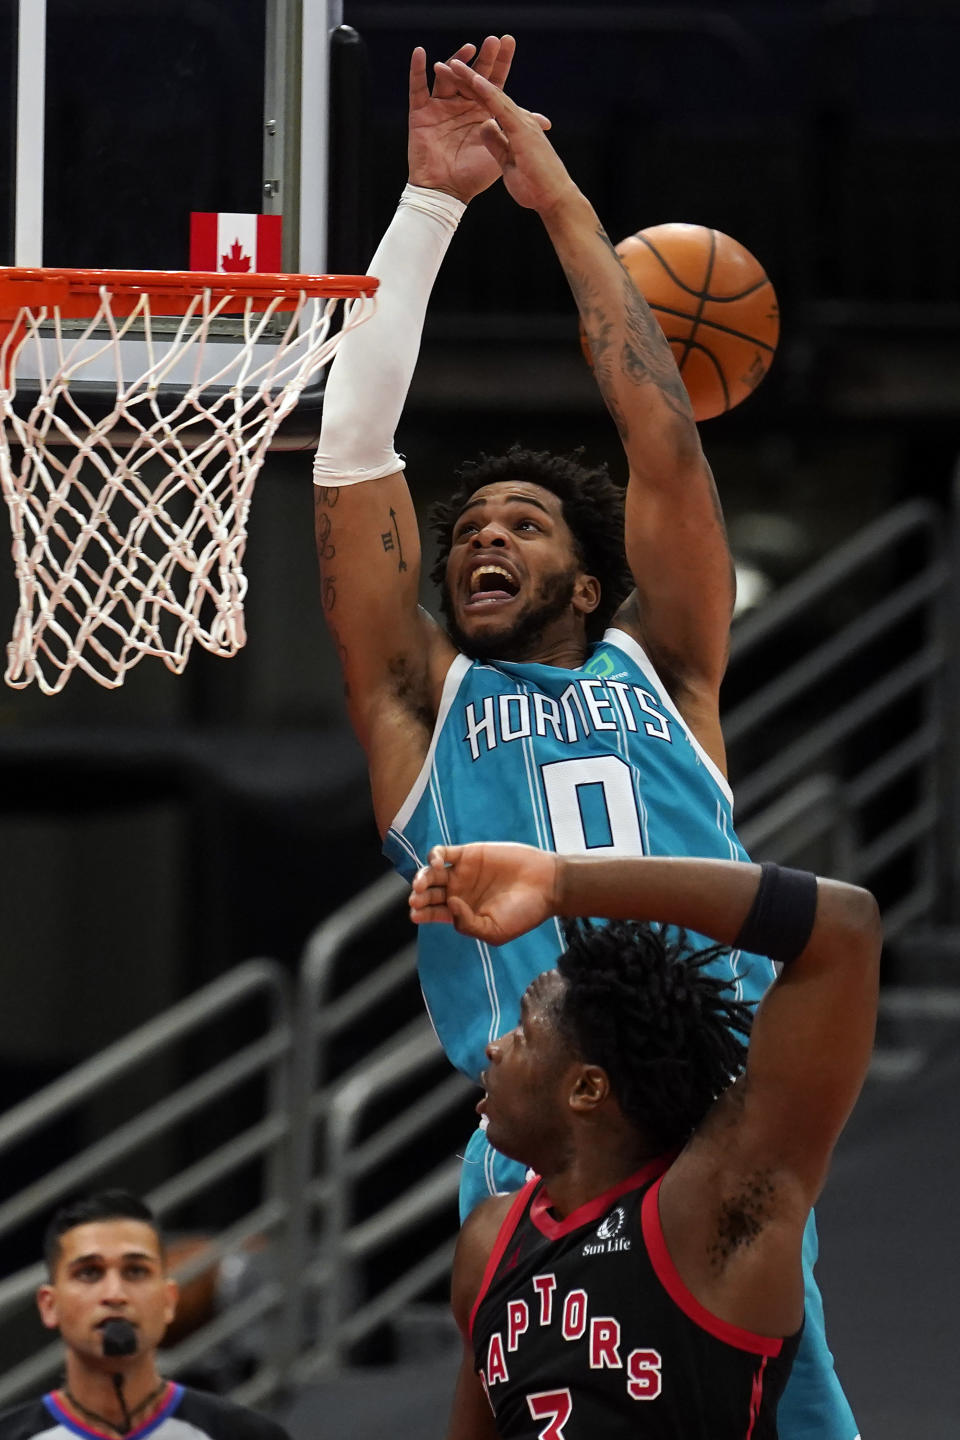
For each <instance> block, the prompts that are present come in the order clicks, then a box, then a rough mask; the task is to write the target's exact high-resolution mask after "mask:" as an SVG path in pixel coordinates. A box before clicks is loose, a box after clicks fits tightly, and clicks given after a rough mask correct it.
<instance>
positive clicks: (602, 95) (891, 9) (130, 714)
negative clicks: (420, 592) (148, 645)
mask: <svg viewBox="0 0 960 1440" xmlns="http://www.w3.org/2000/svg"><path fill="white" fill-rule="evenodd" d="M4 13H5V12H4ZM344 20H345V22H346V23H347V24H348V25H351V26H354V27H355V28H356V30H357V31H358V32H359V34H360V35H361V37H362V38H363V40H364V42H365V51H363V50H359V49H358V50H357V52H356V54H355V55H354V56H353V59H352V61H351V68H350V70H349V73H348V74H347V75H346V76H345V78H344V88H343V95H344V97H345V99H344V102H343V103H346V104H349V105H350V106H352V107H353V109H352V111H351V113H350V115H349V116H346V115H345V114H344V113H343V112H342V111H341V113H340V116H339V125H340V129H339V140H338V144H337V149H336V152H335V153H336V156H337V157H338V158H337V159H336V163H335V174H334V181H333V184H334V196H335V201H336V204H337V207H338V208H336V210H335V214H334V217H333V221H332V231H331V254H330V264H331V267H332V268H338V269H344V270H355V269H363V268H364V267H365V265H366V263H367V261H368V259H369V256H370V254H371V252H372V250H373V247H374V244H375V241H376V238H377V236H378V235H379V233H380V232H381V230H382V228H383V226H384V225H385V224H386V222H387V220H388V219H389V216H390V214H391V213H392V210H393V207H394V205H395V202H396V196H397V195H398V193H399V190H400V188H401V186H402V184H403V181H404V178H405V162H404V149H405V106H406V69H407V63H408V58H409V52H410V49H411V48H412V46H413V45H414V44H415V43H424V44H425V45H426V46H427V49H428V54H429V55H430V56H431V58H438V57H440V56H443V55H446V54H448V53H450V51H452V50H453V49H454V48H455V47H456V46H457V44H459V43H460V41H461V40H462V39H464V38H473V39H476V40H479V39H480V38H481V36H482V35H483V34H484V33H486V32H487V31H488V30H491V31H492V30H500V29H502V28H505V27H506V26H507V25H509V26H510V28H511V29H512V30H513V32H514V33H516V35H517V37H518V40H519V50H518V56H517V61H516V65H515V69H514V75H513V77H512V80H511V90H512V92H513V93H514V95H515V97H516V98H517V99H518V100H519V101H520V102H521V103H523V104H526V105H528V106H529V107H531V108H534V109H540V110H543V111H545V112H546V113H547V114H549V115H550V116H551V118H552V120H553V126H554V128H553V139H554V142H555V144H556V146H557V148H558V150H559V151H560V153H561V154H562V155H563V156H564V158H565V159H566V160H567V162H568V164H569V166H570V169H571V171H572V173H573V174H574V176H575V178H576V179H577V180H578V182H579V183H580V184H581V186H582V187H583V188H584V190H585V191H586V192H587V193H588V194H589V195H590V197H591V198H592V200H593V201H594V203H595V205H596V208H597V210H598V213H599V214H600V216H601V219H602V220H603V222H604V223H605V225H606V227H607V229H608V232H609V233H610V235H611V237H612V238H613V239H615V240H616V239H619V238H621V236H623V235H625V234H628V233H630V232H632V231H634V230H636V229H638V228H641V227H643V226H646V225H649V224H655V223H659V222H661V221H664V220H686V221H697V222H701V223H705V224H709V225H713V226H716V227H718V228H720V229H722V230H725V231H727V232H728V233H730V234H732V235H733V236H735V237H736V238H738V239H739V240H741V241H742V242H743V243H745V244H746V245H747V246H748V247H749V248H750V249H752V250H753V251H754V252H755V253H756V254H757V255H758V257H760V259H761V260H762V262H763V264H764V265H765V266H766V268H767V270H768V273H769V274H770V275H771V277H772V278H773V280H774V283H775V285H776V287H777V290H778V292H779V295H780V300H781V308H782V342H781V346H780V350H779V353H778V356H777V359H776V361H775V364H774V367H773V370H772V372H771V374H770V376H769V377H768V379H767V380H766V381H765V382H764V385H763V386H762V388H761V389H760V391H759V392H758V393H757V395H756V396H754V397H753V398H751V400H750V401H749V402H748V403H746V404H745V405H744V406H743V407H742V408H741V409H740V410H738V411H737V412H735V413H733V414H731V415H730V416H728V417H723V418H721V419H718V420H716V421H713V422H709V423H708V424H707V425H705V426H704V427H703V440H704V445H705V448H706V449H707V452H708V455H709V457H710V459H711V462H712V464H713V466H714V469H715V472H716V475H717V479H718V484H719V487H720V491H721V494H722V497H723V500H724V505H725V508H726V512H727V517H728V522H729V526H730V533H731V538H732V540H733V543H734V547H735V549H736V550H737V552H738V554H739V555H740V557H741V558H747V559H751V560H754V561H756V562H757V563H760V564H761V565H762V566H763V567H764V568H765V570H766V572H767V573H768V575H769V576H770V577H771V578H772V580H773V581H774V582H775V583H782V581H784V580H786V579H788V578H790V576H791V575H792V574H794V573H796V572H797V571H798V570H799V569H801V568H802V567H803V566H804V565H805V564H807V563H809V561H810V560H811V559H813V558H815V557H816V556H818V555H820V554H823V553H824V552H825V551H826V550H827V549H829V548H830V547H831V546H832V545H833V544H835V543H836V542H837V541H838V540H840V539H841V538H843V537H844V536H846V535H848V534H850V533H851V532H852V531H853V530H855V529H856V528H857V527H858V526H860V525H861V524H863V523H864V522H865V521H867V520H868V519H869V518H871V517H872V516H874V515H876V514H878V513H880V512H882V511H883V510H885V509H886V508H888V507H890V506H891V505H892V504H894V503H896V502H897V501H898V500H900V499H902V498H905V497H907V496H912V495H916V494H923V495H927V496H930V497H932V498H934V499H936V500H938V501H940V502H942V503H944V504H946V502H947V499H948V494H949V485H950V477H951V473H952V468H953V465H954V461H955V458H956V454H957V450H958V444H960V432H958V424H957V422H958V418H960V348H958V343H957V342H958V339H960V208H958V204H957V199H956V187H957V176H958V174H960V163H958V162H960V106H958V102H957V91H956V81H955V74H956V57H957V55H958V53H960V11H958V10H957V8H956V6H955V5H952V4H943V5H935V4H929V3H916V4H912V3H911V4H908V3H906V0H904V3H902V4H894V3H879V0H878V3H868V0H865V3H856V4H854V3H850V4H836V3H830V4H816V3H812V0H779V3H777V4H776V5H770V4H747V3H743V4H737V3H729V4H722V5H721V4H713V5H711V4H706V3H694V4H687V5H685V6H684V7H682V10H680V9H677V8H671V7H669V6H663V5H646V4H637V3H627V0H622V3H620V4H615V3H607V4H605V5H598V6H589V7H588V6H583V5H574V4H546V3H543V4H534V3H528V4H523V5H511V6H499V7H497V6H489V5H466V4H464V5H460V4H456V3H447V4H445V5H443V6H440V5H407V4H402V3H392V4H366V3H361V0H346V3H345V5H344ZM513 440H520V441H522V442H523V443H525V444H528V445H532V446H536V447H544V448H550V449H557V450H568V449H572V448H574V447H576V446H579V445H582V446H584V447H585V452H586V456H587V458H588V459H589V460H590V461H592V462H596V461H601V460H606V461H608V462H609V464H610V466H611V469H612V471H613V473H614V474H617V475H622V473H623V464H622V456H621V453H620V450H619V445H618V442H617V438H616V434H615V432H614V429H613V426H612V424H611V423H610V421H609V419H608V418H607V416H606V414H605V412H604V410H603V407H602V405H601V403H600V401H599V398H598V396H597V394H596V391H595V389H594V386H593V384H592V381H591V378H590V376H589V373H588V372H587V370H586V368H585V366H584V365H583V362H582V359H581V357H580V353H579V346H578V341H577V326H576V319H575V315H574V311H573V306H572V303H571V301H570V298H569V295H568V293H567V291H566V287H565V282H564V280H563V277H562V274H561V273H560V271H559V267H558V266H557V264H556V261H555V259H554V256H553V254H552V251H551V249H550V246H549V244H548V243H547V241H546V239H545V237H544V235H543V233H542V232H541V229H540V227H539V223H538V221H537V220H536V217H534V216H533V215H531V214H530V213H528V212H521V211H519V210H518V209H517V208H516V207H515V206H514V205H513V204H512V202H511V201H510V200H509V198H508V197H507V196H506V195H505V194H503V193H502V192H501V191H499V190H495V191H493V192H491V193H489V194H488V195H485V196H483V197H481V198H480V199H478V200H477V202H476V203H475V205H473V206H471V207H470V211H469V212H468V215H467V217H466V219H465V221H464V223H463V225H462V226H461V230H460V233H459V234H458V236H457V238H456V242H455V244H454V245H453V246H452V248H451V251H450V255H449V258H448V261H447V263H446V265H445V267H444V272H443V275H442V276H441V279H440V282H439V283H438V286H437V291H436V295H435V300H434V302H433V304H432V306H431V314H430V318H429V321H428V325H427V329H426V333H425V337H424V345H423V351H422V356H421V362H420V366H419V369H418V373H417V377H416V379H415V382H414V386H413V389H412V391H411V396H410V402H409V404H408V407H407V410H406V413H405V416H404V419H403V422H402V425H401V427H400V430H399V433H398V448H399V449H400V450H401V451H402V452H403V453H404V454H406V455H407V456H408V457H409V462H410V463H409V471H408V473H409V476H410V480H411V485H412V486H413V489H414V493H415V496H416V499H417V503H418V506H420V507H422V509H423V510H425V508H426V506H427V504H428V503H429V501H430V499H431V498H432V497H434V496H436V495H440V494H443V493H445V491H446V489H447V488H448V486H449V484H450V482H451V476H452V474H453V472H454V470H455V468H456V465H457V464H458V463H459V462H460V461H461V460H462V459H463V458H464V457H466V456H471V455H474V454H476V453H477V451H478V450H480V449H485V450H491V451H495V450H497V449H500V448H502V447H504V446H506V445H508V444H509V443H511V442H512V441H513ZM311 506H312V493H311V485H310V455H309V453H297V452H293V453H278V454H275V455H273V456H272V457H271V458H270V459H269V460H268V463H267V465H266V466H265V469H264V472H263V475H262V476H261V479H260V481H259V485H258V491H257V496H256V500H255V504H254V509H253V516H252V522H251V536H250V543H249V549H248V555H247V566H246V568H247V571H248V574H249V578H250V590H249V599H248V605H247V616H248V631H249V641H248V645H247V648H246V650H245V651H244V652H243V653H242V654H241V655H240V656H239V657H238V658H237V659H235V660H234V661H231V662H224V661H217V660H213V659H211V658H210V657H208V656H206V655H204V654H200V653H197V654H195V655H194V657H193V658H192V660H191V663H190V667H189V669H188V671H187V673H186V674H185V675H184V676H183V677H182V678H175V677H173V676H171V675H170V674H168V673H167V672H166V671H165V670H164V669H163V668H162V666H160V665H156V664H154V663H153V662H150V661H148V662H145V663H144V664H142V665H140V666H139V667H138V668H137V669H136V670H134V671H133V672H132V673H131V675H130V676H129V678H128V680H127V683H126V685H125V686H124V688H123V689H122V690H121V691H119V692H116V693H108V692H105V691H103V690H100V689H99V688H97V687H96V686H95V685H94V684H93V683H92V682H90V681H89V680H87V679H86V678H85V677H83V676H76V677H75V678H74V679H73V680H72V681H71V682H70V685H69V686H68V688H67V690H66V691H65V692H64V693H63V694H61V695H60V696H58V697H55V698H52V699H48V698H45V697H43V696H42V695H40V694H39V693H38V692H36V691H22V692H13V691H7V690H4V692H3V694H2V695H0V875H2V876H3V877H4V881H3V887H2V890H0V936H2V942H0V977H2V979H3V993H4V995H5V997H6V998H5V1001H4V1004H3V1006H2V1007H0V1087H2V1093H3V1094H4V1097H5V1099H6V1100H7V1102H9V1103H13V1102H14V1101H15V1100H16V1099H17V1098H19V1097H20V1096H23V1095H25V1094H28V1093H30V1092H31V1091H32V1090H34V1089H35V1088H37V1086H38V1085H40V1084H42V1083H44V1082H45V1081H46V1080H48V1079H50V1078H52V1077H53V1076H55V1075H56V1074H58V1073H60V1072H61V1071H62V1070H63V1069H64V1068H66V1067H67V1066H69V1065H71V1064H73V1063H75V1062H76V1061H77V1060H79V1059H82V1058H83V1057H85V1056H87V1055H89V1054H92V1053H94V1052H95V1051H96V1050H97V1049H98V1048H99V1047H101V1046H102V1045H103V1044H105V1043H107V1042H108V1041H109V1040H111V1039H113V1038H115V1037H116V1036H118V1035H120V1034H122V1033H123V1032H124V1031H126V1030H127V1029H129V1028H130V1027H131V1026H132V1025H134V1024H136V1023H137V1022H138V1021H140V1020H142V1019H144V1018H145V1017H146V1016H148V1015H151V1014H153V1013H156V1011H157V1010H158V1009H160V1008H162V1007H163V1006H164V1005H166V1004H168V1003H170V1002H171V1001H173V1000H174V999H176V998H177V997H179V996H181V995H183V994H185V993H187V992H189V991H191V990H193V989H194V988H196V987H197V986H198V985H200V984H202V983H203V982H204V981H205V980H207V979H209V978H211V977H212V976H214V975H216V974H219V973H221V972H222V971H223V970H224V969H226V968H227V967H229V966H230V965H232V964H234V963H236V962H237V961H239V960H240V959H242V958H244V957H245V956H248V955H251V954H256V953H268V954H271V955H276V956H278V957H279V958H281V959H282V960H283V961H284V963H286V964H288V965H289V966H291V967H292V966H293V965H294V964H295V962H296V958H297V956H298V954H299V952H300V950H301V948H302V945H303V943H304V941H305V939H306V937H307V935H308V933H309V932H310V930H311V928H312V927H313V926H314V925H316V924H317V923H318V922H319V921H320V920H321V919H322V918H323V916H324V915H326V914H328V913H329V912H330V911H331V910H332V909H334V908H335V907H336V905H337V904H339V903H340V901H341V900H343V899H345V898H346V897H347V896H348V895H350V894H352V893H353V892H354V891H355V890H356V889H358V888H359V887H360V886H361V885H362V884H363V883H365V882H366V881H368V880H369V879H371V878H373V877H375V876H376V875H377V874H379V873H380V872H381V870H382V868H383V862H382V860H381V858H380V855H379V846H378V842H377V839H376V835H375V831H374V827H373V823H372V817H371V813H370V807H369V800H368V795H367V787H366V778H365V772H364V766H363V760H362V756H361V754H360V752H359V749H358V747H357V746H356V744H355V742H354V741H353V739H352V737H351V736H350V735H349V733H348V731H347V729H346V726H345V720H344V715H343V708H342V702H341V699H340V685H339V678H338V675H337V673H336V667H335V664H334V660H333V655H332V650H331V647H330V644H329V642H328V640H327V638H326V635H325V633H324V631H323V626H322V622H321V618H320V613H319V604H318V587H317V583H316V578H315V562H314V557H313V540H312V532H311V525H312V518H311ZM758 516H759V517H760V518H761V519H763V520H765V521H766V522H769V521H770V520H771V519H773V520H776V521H778V522H786V524H787V532H786V533H787V535H788V539H787V541H786V542H785V544H783V545H781V546H777V545H774V544H773V543H772V541H770V540H769V538H768V540H767V541H766V542H765V545H766V548H764V545H763V544H758V542H757V541H756V539H755V538H753V539H751V537H755V536H756V535H757V533H758V527H757V524H756V521H757V517H758ZM762 528H763V527H761V529H762ZM763 533H765V534H766V535H767V536H768V537H769V536H770V535H771V534H774V533H776V532H775V528H774V529H773V530H771V526H770V524H769V523H767V524H766V529H765V530H764V531H763ZM426 568H428V566H427V567H426ZM426 598H427V600H428V602H429V601H430V599H431V597H430V595H429V591H428V590H427V592H426ZM849 603H850V605H851V606H853V607H855V606H856V605H857V603H858V597H857V596H851V597H850V598H849ZM13 609H14V591H13V579H12V574H11V573H10V570H9V569H5V571H4V573H3V575H2V576H0V613H2V614H5V615H12V613H13ZM745 763H746V757H744V758H743V759H742V760H741V759H740V758H737V757H735V768H734V774H733V779H734V783H736V780H737V778H738V775H737V768H736V767H737V766H738V765H739V766H741V767H742V765H743V764H745ZM96 1123H97V1121H96V1117H88V1119H87V1120H86V1121H84V1120H80V1121H78V1125H79V1126H80V1127H81V1128H82V1127H83V1126H84V1125H86V1126H87V1127H88V1128H89V1127H94V1126H95V1125H96ZM77 1138H78V1137H77V1136H76V1135H74V1136H70V1137H66V1139H65V1142H64V1143H67V1144H70V1143H74V1141H75V1140H76V1139H77ZM18 1163H19V1164H20V1167H21V1168H20V1170H17V1167H16V1166H15V1167H13V1170H12V1171H11V1173H10V1174H9V1176H8V1178H9V1180H10V1182H11V1184H12V1183H15V1181H16V1180H17V1178H22V1175H25V1174H27V1173H28V1172H29V1171H30V1167H31V1166H32V1165H33V1164H34V1163H35V1160H34V1159H31V1158H30V1157H29V1156H27V1157H22V1159H21V1160H20V1161H19V1162H18ZM133 1178H134V1180H135V1179H136V1177H133Z"/></svg>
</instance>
